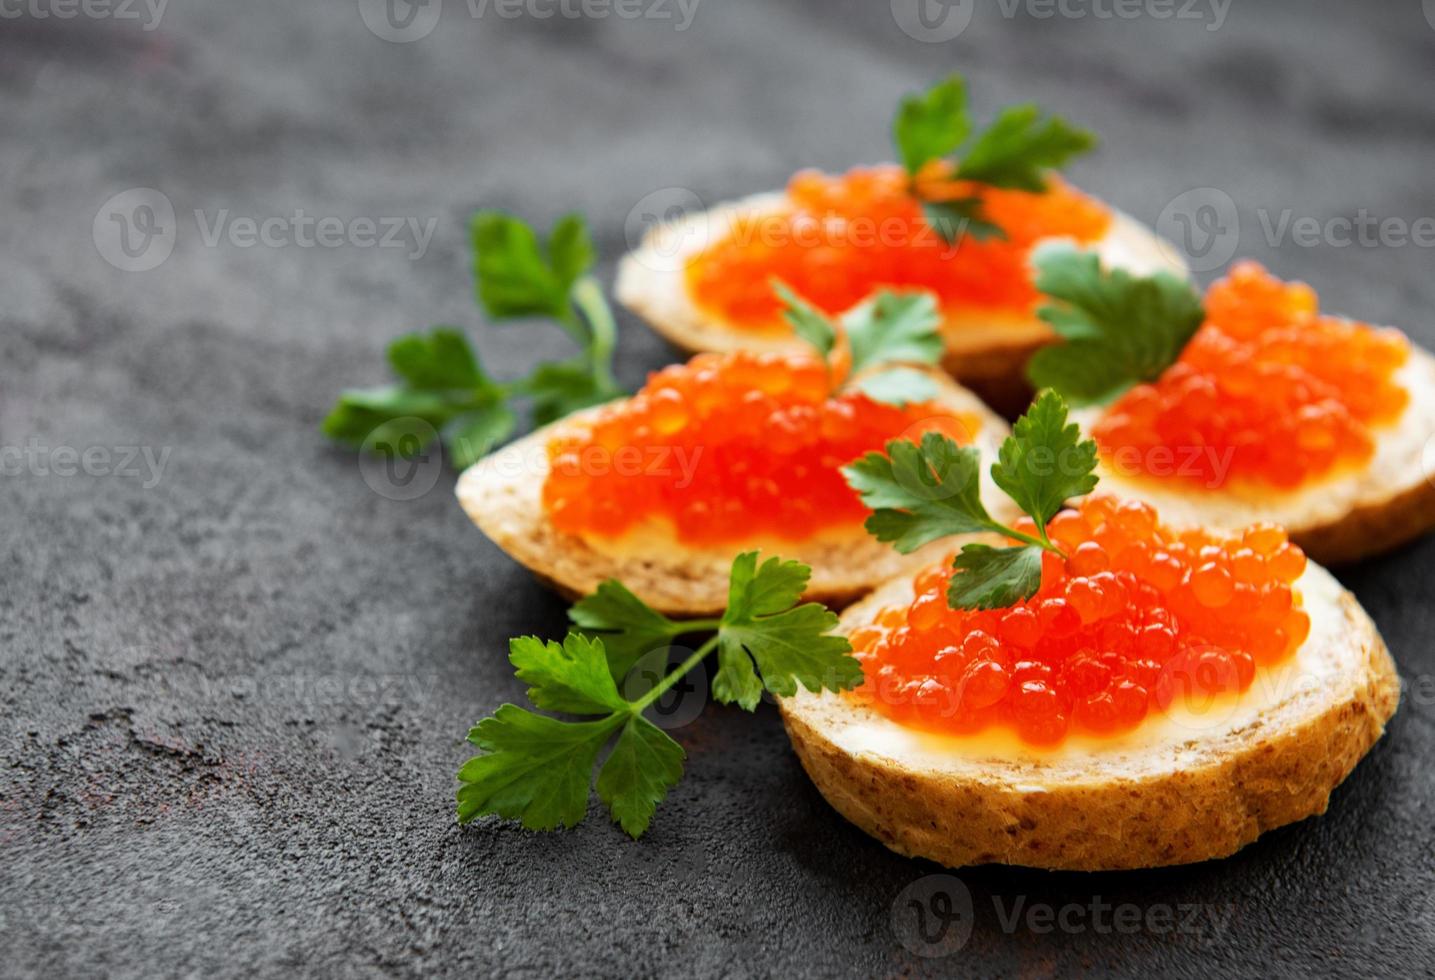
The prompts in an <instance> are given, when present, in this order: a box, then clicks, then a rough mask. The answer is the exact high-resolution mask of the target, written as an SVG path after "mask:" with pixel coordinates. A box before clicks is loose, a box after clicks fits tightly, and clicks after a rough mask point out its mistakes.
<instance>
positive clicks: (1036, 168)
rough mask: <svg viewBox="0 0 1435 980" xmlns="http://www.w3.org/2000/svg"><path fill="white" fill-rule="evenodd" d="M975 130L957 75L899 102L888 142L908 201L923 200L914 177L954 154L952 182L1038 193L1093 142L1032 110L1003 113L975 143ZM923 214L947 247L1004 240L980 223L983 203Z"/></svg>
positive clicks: (968, 201) (934, 205) (926, 205)
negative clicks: (903, 175) (906, 184)
mask: <svg viewBox="0 0 1435 980" xmlns="http://www.w3.org/2000/svg"><path fill="white" fill-rule="evenodd" d="M973 128H974V127H973V123H972V119H971V115H970V112H969V110H968V108H967V88H966V82H965V81H964V80H963V79H962V76H960V75H951V76H949V77H948V78H946V79H943V80H942V81H940V82H938V83H937V84H936V85H933V86H932V87H931V88H929V89H928V90H927V91H925V92H922V93H918V94H914V95H909V96H907V97H906V98H904V99H903V100H902V102H901V104H900V105H899V106H898V109H897V116H896V118H895V119H894V120H893V122H892V136H893V139H894V141H895V142H896V144H897V152H898V153H899V155H900V156H901V158H902V165H903V166H904V167H906V169H907V173H908V174H909V175H910V176H911V178H912V184H911V186H912V191H913V193H914V194H916V195H917V196H918V197H920V196H921V195H920V193H919V187H918V182H917V180H916V177H917V174H918V173H919V172H920V171H921V170H922V168H923V167H925V166H926V165H927V164H928V163H930V162H931V161H932V160H937V159H941V158H943V157H946V156H949V155H951V154H956V159H955V160H954V161H953V171H952V179H955V180H970V181H974V182H976V183H981V184H988V185H990V186H992V187H1005V188H1012V189H1015V190H1023V191H1033V192H1039V191H1044V190H1046V175H1047V173H1048V172H1049V171H1051V170H1056V169H1059V168H1061V167H1063V166H1065V165H1066V163H1067V162H1068V161H1070V160H1071V159H1073V158H1074V157H1077V156H1080V155H1081V154H1083V153H1087V152H1089V151H1090V150H1092V149H1093V148H1094V147H1095V146H1096V136H1095V134H1093V133H1091V132H1089V131H1087V130H1084V129H1078V128H1076V127H1075V126H1072V125H1071V124H1070V123H1068V122H1066V120H1064V119H1062V118H1060V117H1059V116H1043V115H1042V111H1041V109H1040V108H1039V107H1038V106H1036V105H1032V104H1023V105H1014V106H1008V107H1006V108H1005V109H1003V110H1002V111H1001V112H999V113H998V114H997V117H996V119H994V120H992V122H991V124H990V125H989V126H988V127H987V128H986V129H984V130H982V131H981V132H979V133H977V134H976V135H975V137H973V136H972V133H973ZM959 150H960V152H958V151H959ZM922 210H923V212H924V214H925V215H926V217H927V222H928V223H929V224H930V225H931V226H932V227H933V228H934V229H935V230H936V231H937V232H938V233H939V234H940V235H941V236H942V238H943V239H945V240H946V241H947V243H948V244H955V243H956V242H957V241H958V240H959V239H960V238H961V237H962V235H963V234H969V235H971V236H972V237H973V238H979V239H980V238H990V237H998V238H1001V237H1005V233H1004V232H1003V231H1002V229H1001V228H1000V227H998V226H997V225H995V224H993V223H992V222H990V221H989V220H987V219H986V218H985V217H984V216H983V214H982V210H981V201H980V200H979V199H978V198H975V197H971V198H958V199H956V200H947V201H937V200H923V202H922Z"/></svg>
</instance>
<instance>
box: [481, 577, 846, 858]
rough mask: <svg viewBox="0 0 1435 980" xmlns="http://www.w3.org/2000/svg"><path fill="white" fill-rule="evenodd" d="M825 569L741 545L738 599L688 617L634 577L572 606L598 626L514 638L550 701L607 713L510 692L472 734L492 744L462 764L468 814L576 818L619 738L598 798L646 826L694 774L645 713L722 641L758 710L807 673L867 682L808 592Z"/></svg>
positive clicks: (721, 670)
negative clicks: (656, 658)
mask: <svg viewBox="0 0 1435 980" xmlns="http://www.w3.org/2000/svg"><path fill="white" fill-rule="evenodd" d="M811 575H812V571H811V569H809V568H808V567H807V566H806V565H803V564H801V563H799V562H794V561H783V560H781V559H779V558H770V559H768V560H767V561H765V562H763V563H762V564H761V565H758V562H757V553H756V552H750V553H747V554H744V555H740V556H738V558H737V559H736V560H735V561H734V562H733V566H732V573H731V577H730V582H729V596H730V599H731V601H730V603H729V605H728V608H727V610H726V612H725V613H724V614H723V615H722V616H721V617H718V618H712V619H692V620H682V621H678V620H673V619H669V618H668V617H666V616H664V615H662V614H660V613H658V612H656V611H655V610H653V609H651V608H650V607H649V606H648V605H647V604H646V603H644V602H643V601H642V600H641V599H639V598H638V597H637V596H635V595H634V594H633V593H632V592H631V591H630V590H628V589H627V588H625V587H624V586H623V585H621V584H620V583H618V582H611V581H610V582H605V583H603V584H602V585H601V586H599V588H598V590H597V592H595V593H594V594H593V595H591V596H588V597H587V598H585V599H583V600H582V601H581V602H579V603H578V604H577V605H575V606H574V607H573V609H572V610H571V611H570V613H569V617H570V618H571V619H572V620H573V622H574V624H575V626H576V627H577V628H578V629H579V630H581V631H589V632H591V633H592V634H594V635H584V633H582V632H577V633H572V634H570V635H569V636H568V637H567V638H566V639H564V641H563V642H562V643H561V644H560V643H554V642H549V643H544V642H543V641H541V640H539V639H538V638H536V637H519V638H518V639H515V640H513V641H512V643H511V645H510V651H509V659H510V660H511V661H512V663H513V666H514V667H515V668H516V670H517V674H516V676H517V679H518V680H521V681H524V682H526V683H527V684H528V685H529V688H528V697H529V700H530V701H532V702H533V704H534V705H535V706H536V707H539V708H544V709H547V710H549V711H559V712H563V713H566V714H576V715H590V716H591V715H601V716H603V717H598V718H589V719H588V720H584V721H562V720H559V719H556V718H549V717H547V716H544V715H539V714H535V713H533V712H531V711H527V710H525V709H523V708H519V707H517V706H515V705H512V704H505V705H503V706H502V707H500V708H499V709H498V711H497V712H496V713H495V714H494V715H493V716H492V717H490V718H486V719H484V720H483V721H481V722H479V723H478V725H476V726H475V727H474V728H473V730H472V731H471V732H470V733H469V741H471V742H473V744H474V745H476V746H478V748H479V749H480V751H481V753H482V754H480V755H478V756H477V757H475V758H473V759H470V760H469V761H468V762H467V763H466V764H465V765H464V766H463V768H462V769H460V770H459V774H458V778H459V782H460V787H459V790H458V819H459V821H460V822H461V823H467V822H468V821H470V820H473V819H474V818H476V817H478V816H481V815H484V814H495V815H498V816H501V817H506V818H509V819H516V820H519V821H520V822H521V823H522V824H523V826H525V827H528V828H530V829H534V830H551V829H554V828H557V827H560V826H564V827H571V826H573V825H574V824H576V823H578V822H579V821H580V820H582V819H583V816H584V814H585V813H586V811H587V803H588V790H589V783H590V781H591V780H592V775H593V767H594V765H595V764H596V762H597V759H598V756H599V753H600V752H601V751H602V750H603V749H604V748H605V747H606V746H608V744H609V743H610V742H612V743H613V744H612V748H611V751H610V752H609V754H608V757H607V759H606V760H605V761H604V763H603V765H602V767H601V769H600V770H599V772H598V778H597V785H596V788H597V792H598V797H599V799H601V800H602V801H603V802H604V803H605V804H606V805H607V807H608V810H609V812H610V813H611V814H612V817H613V819H614V820H615V821H616V822H617V823H618V825H619V826H621V827H622V828H623V830H624V831H625V832H627V833H628V834H629V835H630V836H632V837H638V836H640V835H641V834H643V833H644V832H645V831H646V830H647V828H648V825H649V823H650V822H651V820H652V817H653V813H654V811H655V809H656V808H657V806H658V804H659V803H661V802H662V800H663V799H664V797H665V796H666V795H667V793H668V791H669V790H670V789H671V788H672V787H673V786H674V785H676V783H677V781H678V780H679V779H680V778H682V774H683V758H684V754H683V749H682V747H681V746H680V745H678V743H677V742H675V741H673V740H672V738H670V737H669V736H668V735H667V734H665V733H664V732H663V731H661V730H660V729H659V728H658V727H657V726H656V725H654V724H653V723H652V722H650V721H649V720H647V719H646V718H644V717H643V713H644V712H645V711H647V710H648V709H649V708H650V707H651V706H652V705H653V704H655V703H656V702H657V701H658V699H659V698H661V697H662V696H663V694H664V693H666V692H667V691H668V690H670V689H671V688H672V687H673V686H674V685H675V684H676V683H677V682H678V681H679V680H681V679H682V678H683V676H685V675H686V674H687V673H688V672H689V671H691V670H693V669H694V668H695V667H697V665H698V664H699V663H701V662H702V661H703V660H704V659H705V658H706V657H707V656H708V655H709V654H711V653H712V652H713V651H714V650H716V651H717V654H718V670H717V673H716V675H715V676H714V678H713V683H712V688H711V689H712V694H713V696H714V698H715V699H717V700H718V701H720V702H724V703H729V702H736V703H738V704H740V705H742V707H744V708H746V709H748V710H749V711H751V710H753V709H754V708H756V707H757V704H758V702H759V700H761V697H762V692H763V689H764V687H766V689H767V690H769V691H772V692H773V693H775V694H779V695H790V694H794V693H796V691H797V686H798V685H799V684H801V685H802V686H804V687H806V688H807V689H808V690H811V691H817V690H821V689H823V688H828V689H831V690H844V689H846V688H850V687H854V686H856V685H857V684H860V683H861V682H862V668H861V665H860V664H859V663H858V662H857V661H856V660H855V659H854V658H853V657H851V656H850V655H849V652H850V650H851V645H850V644H849V643H848V642H847V640H846V638H844V637H839V636H833V635H831V630H832V629H833V628H834V627H835V626H836V625H837V617H836V615H834V614H833V613H831V612H829V611H828V610H826V609H825V608H823V607H822V606H819V605H817V604H816V603H807V604H805V605H798V603H799V602H800V601H801V598H802V593H803V591H804V590H805V589H806V588H807V583H808V580H809V579H810V577H811ZM710 630H716V631H717V633H716V635H714V636H712V637H711V638H710V639H708V640H707V641H706V642H704V643H703V644H702V645H701V646H699V647H698V648H697V650H695V651H693V652H692V653H691V654H690V655H689V656H688V657H687V658H686V659H684V660H683V662H682V663H681V664H679V665H678V666H677V667H676V668H675V669H673V670H670V671H668V672H667V673H666V674H664V675H663V676H662V677H661V678H660V679H659V680H658V681H657V683H655V684H653V685H651V686H649V687H647V689H646V690H644V691H643V692H642V693H641V694H640V695H639V696H637V697H633V698H628V697H625V696H624V694H623V693H622V692H623V690H624V685H623V681H624V679H625V678H627V675H628V674H629V672H630V671H631V670H632V669H633V667H634V665H635V663H636V662H637V660H638V659H639V657H641V656H642V655H643V654H644V653H647V652H649V651H650V650H653V649H656V648H659V647H662V648H666V647H667V646H668V645H669V644H670V643H671V642H672V640H673V639H674V638H675V637H677V636H680V635H683V634H688V633H696V632H707V631H710ZM759 670H760V671H761V673H762V677H761V678H759V677H758V671H759ZM615 734H616V735H617V738H616V740H614V738H613V736H614V735H615Z"/></svg>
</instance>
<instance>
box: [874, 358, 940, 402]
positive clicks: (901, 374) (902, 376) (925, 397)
mask: <svg viewBox="0 0 1435 980" xmlns="http://www.w3.org/2000/svg"><path fill="white" fill-rule="evenodd" d="M854 387H856V389H857V390H858V391H860V392H862V393H863V394H865V395H866V396H867V397H868V398H871V399H872V400H873V401H879V402H886V403H887V404H888V405H896V406H897V407H899V408H900V407H902V406H903V405H909V404H911V403H912V402H925V401H930V400H932V399H933V398H936V397H937V396H938V395H940V394H941V389H940V388H939V387H937V382H936V381H934V380H932V376H931V375H930V374H927V373H925V372H923V371H917V370H913V369H912V368H904V367H896V368H892V369H890V370H887V371H882V372H881V373H879V374H871V375H868V376H867V377H865V378H859V379H857V381H856V382H855V384H854Z"/></svg>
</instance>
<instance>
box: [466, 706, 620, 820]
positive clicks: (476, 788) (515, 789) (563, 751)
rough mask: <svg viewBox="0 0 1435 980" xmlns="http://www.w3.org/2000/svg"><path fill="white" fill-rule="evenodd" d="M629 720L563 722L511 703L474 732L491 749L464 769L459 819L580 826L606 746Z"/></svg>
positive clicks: (473, 736) (474, 737) (485, 748)
mask: <svg viewBox="0 0 1435 980" xmlns="http://www.w3.org/2000/svg"><path fill="white" fill-rule="evenodd" d="M621 723H622V716H621V715H616V714H615V715H612V716H610V717H608V718H603V719H601V720H598V721H580V722H572V721H559V720H558V719H556V718H549V717H547V716H546V715H537V714H534V713H533V712H531V711H525V710H524V709H523V708H520V707H518V706H517V705H513V704H505V705H503V707H501V708H499V709H498V711H497V712H495V713H494V715H493V717H491V718H485V719H484V720H483V721H481V722H479V723H478V724H477V725H475V726H474V728H473V730H472V731H470V732H469V733H468V740H469V741H470V742H472V743H473V744H474V745H476V746H478V748H479V749H481V750H482V751H483V752H484V754H483V755H479V756H475V757H474V758H472V759H470V760H468V762H466V763H464V766H463V768H462V769H460V770H459V772H458V778H459V780H460V781H461V782H462V783H463V785H462V786H461V787H459V790H458V819H459V820H460V821H462V822H465V823H466V822H468V821H469V820H472V819H473V818H474V817H476V816H479V815H480V814H486V813H492V814H496V815H498V816H500V817H506V818H508V819H510V820H518V821H520V822H522V824H523V826H525V827H527V828H528V829H529V830H554V829H556V828H557V827H560V826H562V827H572V826H574V825H576V824H577V823H578V822H579V821H581V820H582V819H583V817H584V815H585V814H586V813H587V812H588V784H589V782H590V780H592V778H593V763H594V761H595V760H596V759H597V758H598V750H599V749H601V748H602V747H603V745H604V744H605V743H606V742H607V741H608V739H609V737H611V736H612V734H613V732H614V731H615V730H616V729H617V728H618V726H619V725H620V724H621Z"/></svg>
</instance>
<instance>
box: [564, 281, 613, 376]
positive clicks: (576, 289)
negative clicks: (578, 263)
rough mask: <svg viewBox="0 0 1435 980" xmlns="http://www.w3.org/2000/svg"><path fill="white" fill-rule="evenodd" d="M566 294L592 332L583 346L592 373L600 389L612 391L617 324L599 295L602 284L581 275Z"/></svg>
mask: <svg viewBox="0 0 1435 980" xmlns="http://www.w3.org/2000/svg"><path fill="white" fill-rule="evenodd" d="M570 295H571V296H572V298H573V305H574V306H576V307H577V308H578V309H579V310H580V311H581V312H582V313H583V318H584V319H585V320H587V321H588V328H589V330H590V331H591V334H592V336H591V338H590V340H589V342H588V345H587V347H588V358H589V363H591V364H592V367H593V376H594V377H595V378H596V379H597V380H598V383H599V384H600V385H601V386H602V387H603V389H604V390H606V391H616V390H617V388H618V382H617V380H616V379H615V378H614V377H613V349H614V347H615V346H616V345H617V341H618V324H617V322H616V321H615V320H614V319H613V311H612V309H611V308H609V306H608V301H607V300H606V299H605V298H604V297H603V287H602V286H601V285H600V284H599V282H598V280H597V279H595V278H594V277H593V276H583V277H582V278H581V279H579V280H578V281H577V282H575V283H574V284H573V289H572V291H571V293H570Z"/></svg>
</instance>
